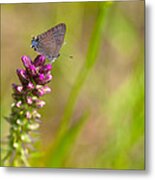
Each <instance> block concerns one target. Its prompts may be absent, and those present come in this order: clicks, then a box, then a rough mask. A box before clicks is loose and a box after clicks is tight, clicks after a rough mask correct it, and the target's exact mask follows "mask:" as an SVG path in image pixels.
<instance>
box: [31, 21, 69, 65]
mask: <svg viewBox="0 0 155 180" xmlns="http://www.w3.org/2000/svg"><path fill="white" fill-rule="evenodd" d="M65 33H66V25H65V24H64V23H60V24H58V25H56V26H54V27H52V28H51V29H49V30H48V31H46V32H44V33H42V34H40V35H38V36H35V37H33V38H32V41H31V47H32V48H33V49H34V50H35V51H37V52H38V53H39V54H42V55H44V56H46V58H48V59H49V60H50V61H51V62H54V61H55V59H56V58H58V57H59V55H60V54H59V50H60V48H61V46H62V44H63V42H64V36H65Z"/></svg>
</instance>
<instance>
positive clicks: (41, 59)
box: [34, 55, 45, 67]
mask: <svg viewBox="0 0 155 180" xmlns="http://www.w3.org/2000/svg"><path fill="white" fill-rule="evenodd" d="M44 63H45V56H43V55H38V56H37V57H36V58H35V60H34V65H35V66H36V67H38V66H43V65H44Z"/></svg>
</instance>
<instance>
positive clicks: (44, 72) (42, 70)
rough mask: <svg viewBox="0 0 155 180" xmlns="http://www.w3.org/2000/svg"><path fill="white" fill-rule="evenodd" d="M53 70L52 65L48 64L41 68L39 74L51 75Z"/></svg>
mask: <svg viewBox="0 0 155 180" xmlns="http://www.w3.org/2000/svg"><path fill="white" fill-rule="evenodd" d="M51 69H52V65H51V64H46V65H44V66H41V68H40V70H39V72H40V73H43V74H47V73H49V72H50V71H51Z"/></svg>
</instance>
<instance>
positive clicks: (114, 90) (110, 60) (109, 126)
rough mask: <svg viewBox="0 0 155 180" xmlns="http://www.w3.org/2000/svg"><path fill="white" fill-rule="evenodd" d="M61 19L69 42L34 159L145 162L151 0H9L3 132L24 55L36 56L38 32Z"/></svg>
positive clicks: (85, 163) (80, 163) (48, 162)
mask: <svg viewBox="0 0 155 180" xmlns="http://www.w3.org/2000/svg"><path fill="white" fill-rule="evenodd" d="M103 6H104V7H105V8H101V7H103ZM100 11H105V12H104V14H103V15H104V17H103V18H101V17H100V13H101V12H100ZM101 19H102V21H103V22H102V23H103V26H102V30H101V31H96V29H97V26H98V23H100V24H101V22H100V21H101ZM61 22H64V23H65V24H66V26H67V33H66V36H65V44H64V46H63V47H62V49H61V51H60V54H61V56H60V57H59V58H58V59H57V61H56V62H55V63H54V64H53V70H52V75H53V79H52V81H51V83H50V87H51V88H52V93H50V94H48V95H46V97H43V99H45V101H46V106H44V108H43V109H42V110H40V113H41V114H42V124H41V127H40V139H39V143H36V150H35V151H36V152H34V153H32V156H31V157H30V162H31V165H32V166H33V167H60V168H61V167H63V168H105V169H144V165H145V163H144V129H145V123H144V1H131V2H129V1H126V2H111V3H106V2H82V3H80V2H77V3H75V2H74V3H40V4H38V3H37V4H3V5H1V139H2V140H5V139H6V136H7V135H8V133H9V124H8V123H7V122H6V120H5V119H4V116H8V115H9V113H10V105H11V103H12V97H11V93H12V89H11V84H12V83H13V82H15V83H17V82H18V78H17V76H16V73H15V72H16V69H17V68H21V67H22V63H21V60H20V57H21V56H22V55H29V56H30V57H32V58H34V57H35V56H36V52H34V51H33V49H31V48H30V42H31V37H32V36H34V35H37V34H40V33H42V32H44V31H45V30H47V29H49V28H51V27H52V26H54V25H56V24H58V23H61ZM95 33H96V34H95ZM93 53H95V54H93ZM89 59H90V61H89ZM91 62H92V63H91ZM60 131H63V132H64V133H63V135H62V136H61V137H60V136H59V134H60ZM2 147H3V146H2ZM2 154H3V148H2Z"/></svg>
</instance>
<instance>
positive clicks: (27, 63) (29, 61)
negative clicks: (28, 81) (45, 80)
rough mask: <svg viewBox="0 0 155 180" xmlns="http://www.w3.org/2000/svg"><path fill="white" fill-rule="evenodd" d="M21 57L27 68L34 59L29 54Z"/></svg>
mask: <svg viewBox="0 0 155 180" xmlns="http://www.w3.org/2000/svg"><path fill="white" fill-rule="evenodd" d="M21 59H22V62H23V65H24V66H25V67H26V68H29V66H30V65H32V61H31V59H30V58H29V57H28V56H22V57H21Z"/></svg>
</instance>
